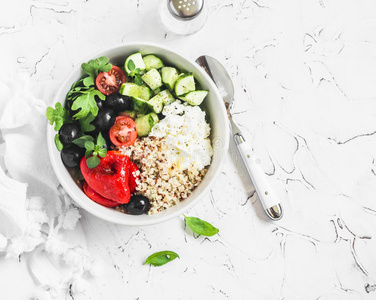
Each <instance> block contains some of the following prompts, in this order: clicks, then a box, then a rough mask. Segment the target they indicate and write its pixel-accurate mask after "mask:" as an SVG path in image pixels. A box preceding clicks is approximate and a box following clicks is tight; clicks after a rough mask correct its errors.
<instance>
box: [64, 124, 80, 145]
mask: <svg viewBox="0 0 376 300" xmlns="http://www.w3.org/2000/svg"><path fill="white" fill-rule="evenodd" d="M80 136H81V128H80V125H78V124H77V123H66V124H64V125H63V126H61V128H60V130H59V138H60V142H62V143H63V145H69V144H72V141H73V140H75V139H77V138H79V137H80Z"/></svg>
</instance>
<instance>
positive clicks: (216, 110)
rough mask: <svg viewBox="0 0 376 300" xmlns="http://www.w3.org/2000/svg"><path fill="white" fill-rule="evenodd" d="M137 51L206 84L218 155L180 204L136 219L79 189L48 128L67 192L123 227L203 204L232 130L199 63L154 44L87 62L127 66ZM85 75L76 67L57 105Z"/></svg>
mask: <svg viewBox="0 0 376 300" xmlns="http://www.w3.org/2000/svg"><path fill="white" fill-rule="evenodd" d="M134 52H141V54H143V55H144V54H149V53H153V54H155V55H157V56H159V57H160V58H161V59H162V60H163V61H164V62H166V63H167V64H170V65H173V66H176V67H178V68H179V69H180V70H184V71H189V72H193V74H194V76H195V78H196V79H197V80H198V82H199V83H200V84H201V85H202V87H203V89H206V90H209V95H208V96H207V97H206V99H205V100H204V107H205V110H206V111H207V113H208V115H209V118H210V121H209V122H210V125H211V130H212V131H211V140H212V144H213V149H214V154H213V157H212V163H211V165H210V167H209V170H208V172H207V174H206V175H205V177H204V179H203V180H202V182H201V183H200V185H199V186H198V187H197V188H196V189H195V190H194V191H193V192H192V194H191V195H190V196H189V197H188V198H187V199H186V200H184V201H182V202H181V203H179V204H178V205H175V206H174V207H171V208H168V209H166V210H164V211H162V212H160V213H158V214H155V215H151V216H149V215H140V216H134V215H128V214H123V213H120V212H117V211H116V210H114V209H111V208H106V207H104V206H102V205H99V204H97V203H95V202H93V201H92V200H90V199H89V198H88V197H86V195H85V194H84V193H83V192H82V190H81V188H80V187H79V186H77V184H76V183H75V182H74V180H73V179H72V177H71V176H70V174H69V173H68V171H67V169H66V168H65V167H64V165H63V163H62V161H61V158H60V152H59V151H58V150H57V149H56V146H55V143H54V136H55V134H56V132H55V131H54V129H53V126H51V125H48V129H47V144H48V151H49V155H50V160H51V163H52V167H53V169H54V171H55V173H56V176H57V177H58V179H59V181H60V182H61V184H62V186H63V187H64V189H65V190H66V191H67V193H68V194H69V195H70V196H71V197H72V198H73V200H74V201H75V202H76V203H77V204H78V205H79V206H80V207H81V208H83V209H85V210H86V211H88V212H90V213H91V214H93V215H95V216H97V217H98V218H101V219H104V220H106V221H109V222H113V223H117V224H123V225H134V226H141V225H151V224H156V223H159V222H163V221H167V220H169V219H171V218H174V217H176V216H179V215H181V214H183V213H184V212H185V211H187V210H188V209H190V208H191V207H192V206H193V205H195V204H197V203H198V202H199V201H200V199H201V198H202V197H203V196H204V195H205V194H206V193H207V192H208V191H209V189H210V187H211V185H212V184H213V183H214V181H215V179H216V178H217V176H218V175H219V173H220V169H221V166H222V165H223V162H224V159H225V156H226V152H227V149H228V142H229V141H228V139H229V131H228V122H227V115H226V111H225V107H224V104H223V101H222V98H221V96H220V94H219V92H218V90H217V88H216V87H215V85H214V83H213V82H212V81H211V79H210V77H209V76H208V75H207V74H206V73H205V72H204V71H203V70H202V69H201V67H199V66H198V65H197V64H196V63H194V62H193V61H190V60H189V59H187V58H185V57H183V56H182V55H179V54H177V53H176V52H174V51H172V50H170V49H168V48H166V47H163V46H161V45H157V44H151V43H131V44H122V45H119V46H115V47H112V48H109V49H105V50H102V51H99V52H97V53H94V54H93V55H91V56H90V57H88V58H87V59H86V60H84V61H85V62H87V61H89V60H90V59H93V58H96V57H99V56H108V57H109V58H110V62H112V63H114V64H119V65H123V64H124V61H125V59H126V57H127V56H128V55H130V54H132V53H134ZM83 75H84V74H83V72H82V71H81V65H78V66H76V67H75V68H74V69H73V70H72V72H71V74H70V75H69V76H68V78H67V79H66V80H65V81H64V82H63V84H62V85H61V87H60V89H59V90H58V92H57V93H56V95H55V99H54V103H56V102H64V99H65V96H66V94H67V93H68V91H69V90H70V87H71V85H72V84H73V82H75V81H77V80H79V79H80V78H82V76H83Z"/></svg>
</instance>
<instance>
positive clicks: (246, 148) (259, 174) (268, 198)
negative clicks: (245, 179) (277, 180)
mask: <svg viewBox="0 0 376 300" xmlns="http://www.w3.org/2000/svg"><path fill="white" fill-rule="evenodd" d="M234 139H235V143H236V146H237V147H238V150H239V153H240V155H241V157H242V159H243V161H244V164H245V166H246V168H247V171H248V174H249V176H250V177H251V180H252V182H253V185H254V187H255V189H256V192H257V195H258V197H259V199H260V202H261V204H262V206H263V208H264V210H265V211H266V213H267V215H268V217H270V218H271V219H273V220H279V219H280V218H281V217H282V207H281V205H280V201H279V200H278V197H277V195H276V193H275V192H274V190H273V189H272V187H271V185H270V183H269V181H268V179H267V178H266V174H265V173H264V171H263V170H262V169H261V166H260V162H259V161H258V160H257V159H256V158H255V157H254V156H253V155H252V152H251V147H250V145H249V144H248V143H247V142H246V141H245V139H244V137H243V136H242V134H241V133H237V134H235V135H234Z"/></svg>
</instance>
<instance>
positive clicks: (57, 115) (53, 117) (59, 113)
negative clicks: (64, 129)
mask: <svg viewBox="0 0 376 300" xmlns="http://www.w3.org/2000/svg"><path fill="white" fill-rule="evenodd" d="M46 116H47V119H48V120H50V124H51V125H53V124H54V123H55V127H54V129H55V131H59V130H60V128H61V126H63V124H64V123H65V122H66V121H69V112H68V111H67V110H66V109H65V108H64V107H63V105H61V103H60V102H57V103H56V104H55V109H54V108H52V107H47V110H46Z"/></svg>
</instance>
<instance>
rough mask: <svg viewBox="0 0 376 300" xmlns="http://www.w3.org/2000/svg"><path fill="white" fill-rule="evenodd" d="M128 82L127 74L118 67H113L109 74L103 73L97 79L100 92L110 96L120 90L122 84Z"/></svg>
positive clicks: (96, 82)
mask: <svg viewBox="0 0 376 300" xmlns="http://www.w3.org/2000/svg"><path fill="white" fill-rule="evenodd" d="M126 81H127V77H126V76H125V73H124V72H123V71H122V69H120V68H119V67H117V66H112V69H111V70H110V71H109V72H101V73H99V74H98V76H97V78H96V79H95V84H96V86H97V88H98V90H99V91H100V92H101V93H102V94H104V95H107V96H108V95H110V94H113V93H116V92H118V91H119V90H120V87H121V85H122V83H124V82H126Z"/></svg>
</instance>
